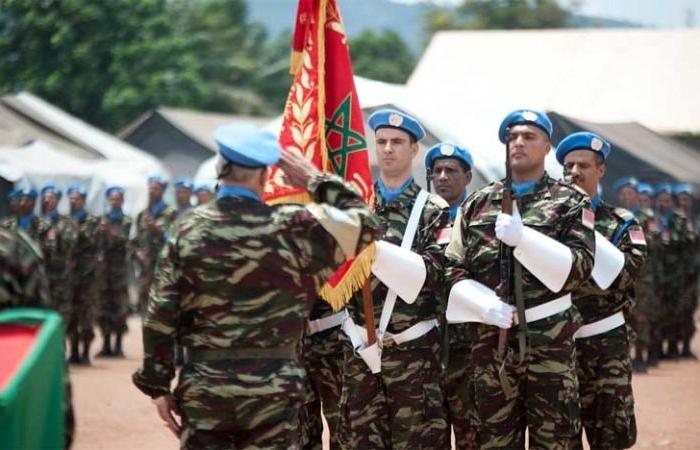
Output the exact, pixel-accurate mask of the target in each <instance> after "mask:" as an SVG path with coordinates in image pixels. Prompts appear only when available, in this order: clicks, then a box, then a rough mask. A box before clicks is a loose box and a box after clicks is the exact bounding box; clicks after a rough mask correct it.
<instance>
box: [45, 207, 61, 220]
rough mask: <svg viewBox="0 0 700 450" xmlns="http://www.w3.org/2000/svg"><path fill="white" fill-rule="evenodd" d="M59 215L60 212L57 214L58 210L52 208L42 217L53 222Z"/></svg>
mask: <svg viewBox="0 0 700 450" xmlns="http://www.w3.org/2000/svg"><path fill="white" fill-rule="evenodd" d="M59 215H60V214H58V210H57V209H54V210H53V211H51V212H50V213H47V214H44V218H45V219H46V220H50V221H51V222H55V221H57V220H58V217H59Z"/></svg>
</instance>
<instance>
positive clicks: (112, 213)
mask: <svg viewBox="0 0 700 450" xmlns="http://www.w3.org/2000/svg"><path fill="white" fill-rule="evenodd" d="M105 196H106V197H107V200H108V201H109V205H110V209H109V211H108V212H107V213H106V214H104V215H103V216H102V219H101V220H100V226H99V235H98V242H99V244H98V261H99V262H100V269H101V272H102V276H101V281H102V283H101V286H100V311H99V314H98V323H99V325H100V330H101V331H102V337H103V339H102V350H101V351H100V352H99V353H98V354H97V356H102V357H110V356H115V357H122V358H123V357H124V352H123V350H122V336H123V335H124V333H126V331H127V326H126V318H127V316H128V314H129V261H128V258H127V243H128V241H129V232H130V230H131V223H132V220H131V217H129V216H127V215H126V214H124V212H123V211H122V205H123V204H124V188H122V187H121V186H110V187H109V188H107V190H106V191H105ZM112 336H114V347H112Z"/></svg>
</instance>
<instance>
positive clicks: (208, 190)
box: [194, 181, 214, 206]
mask: <svg viewBox="0 0 700 450" xmlns="http://www.w3.org/2000/svg"><path fill="white" fill-rule="evenodd" d="M194 196H195V197H197V206H200V205H203V204H205V203H209V202H210V201H212V200H213V199H214V188H213V184H212V183H208V182H206V181H202V182H199V183H197V184H196V185H195V186H194Z"/></svg>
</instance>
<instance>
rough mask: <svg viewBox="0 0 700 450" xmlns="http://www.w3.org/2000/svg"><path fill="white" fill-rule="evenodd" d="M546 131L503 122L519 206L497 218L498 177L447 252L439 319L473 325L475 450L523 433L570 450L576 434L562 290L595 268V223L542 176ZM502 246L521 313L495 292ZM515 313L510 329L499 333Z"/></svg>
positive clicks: (537, 121)
mask: <svg viewBox="0 0 700 450" xmlns="http://www.w3.org/2000/svg"><path fill="white" fill-rule="evenodd" d="M551 133H552V124H551V122H550V121H549V118H548V117H547V116H546V115H545V114H543V113H540V112H535V111H528V110H517V111H514V112H513V113H511V114H509V115H508V116H507V117H506V118H505V119H504V120H503V122H502V123H501V127H500V129H499V138H500V140H501V142H503V143H507V144H508V146H509V150H510V152H509V155H510V165H511V167H512V176H513V191H514V193H515V194H516V197H515V198H517V202H514V203H516V204H517V208H515V207H514V208H513V214H512V215H509V214H504V213H502V207H503V205H502V203H503V196H504V182H502V181H501V182H494V183H491V184H490V185H488V186H486V187H484V188H482V189H480V190H479V191H476V192H475V193H473V194H472V195H471V196H470V197H469V198H468V199H467V201H466V203H465V204H464V206H463V207H462V212H461V214H460V216H458V218H457V222H456V223H455V229H454V231H453V232H452V240H451V242H450V245H449V246H448V249H447V252H446V255H447V257H448V258H449V260H450V268H449V271H448V280H449V283H450V284H452V288H451V291H450V294H449V297H448V305H447V319H448V321H449V322H450V323H457V322H480V323H472V324H470V325H469V329H468V332H469V334H470V339H471V340H472V342H473V348H472V364H473V365H474V380H473V383H474V403H475V408H476V412H475V414H476V415H477V417H478V423H477V426H478V429H477V433H476V434H477V436H476V439H477V440H478V445H479V447H480V448H482V449H496V448H498V449H504V448H507V449H517V448H524V447H525V429H526V428H527V430H528V435H529V445H530V447H531V448H538V449H544V448H547V449H555V448H556V449H562V448H571V446H572V445H573V444H574V443H575V442H576V439H577V437H578V433H579V430H580V417H579V396H578V381H577V377H576V370H575V348H574V339H573V336H574V333H575V332H576V330H577V329H578V327H579V326H580V321H581V317H580V315H579V314H578V312H577V311H576V308H573V307H571V306H572V303H571V295H570V292H571V291H572V290H573V289H575V288H576V287H578V285H580V284H581V282H582V281H584V280H586V279H588V277H589V276H590V273H591V269H592V267H593V249H594V232H593V221H592V220H591V216H592V211H591V210H590V200H589V199H588V196H587V195H586V194H585V192H583V191H582V190H580V189H579V188H576V187H575V186H572V185H570V184H568V183H565V182H562V181H555V180H553V179H552V178H550V177H549V175H548V174H547V173H546V172H545V170H544V158H545V156H546V154H547V153H548V152H549V150H550V146H551V144H550V141H549V139H550V136H551ZM499 241H500V242H499ZM501 242H502V244H501ZM506 246H507V247H514V249H513V255H514V258H513V259H514V261H512V263H513V272H512V274H513V285H514V289H513V294H514V297H515V303H516V304H518V303H521V304H522V308H515V307H513V306H512V305H510V304H508V303H506V302H503V301H502V300H501V299H500V298H499V295H498V294H496V292H495V291H494V289H495V288H496V286H497V285H498V284H499V282H500V281H501V280H500V278H501V273H502V272H501V270H500V269H501V266H500V262H501V258H500V257H499V255H500V254H503V253H505V250H506V249H507V247H506ZM519 299H520V300H519ZM515 313H517V316H518V324H517V327H518V328H517V329H518V332H517V333H514V332H513V333H510V332H509V333H507V334H505V335H503V333H502V332H500V331H499V329H502V330H507V329H509V328H510V327H511V325H513V323H514V320H513V319H514V314H515ZM525 324H526V325H525ZM499 335H500V336H499ZM499 341H502V342H503V344H505V345H504V346H503V347H502V348H501V345H499Z"/></svg>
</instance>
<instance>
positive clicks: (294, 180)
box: [278, 149, 318, 189]
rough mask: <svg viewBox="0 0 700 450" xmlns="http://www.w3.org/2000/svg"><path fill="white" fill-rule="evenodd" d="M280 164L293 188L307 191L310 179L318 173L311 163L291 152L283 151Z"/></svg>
mask: <svg viewBox="0 0 700 450" xmlns="http://www.w3.org/2000/svg"><path fill="white" fill-rule="evenodd" d="M278 164H279V167H280V168H281V169H282V170H283V171H284V173H285V178H286V180H287V183H289V185H290V186H292V187H297V188H303V189H306V186H307V184H308V183H309V178H311V176H313V175H314V174H315V173H317V172H318V169H316V167H314V165H313V164H311V161H309V160H307V159H306V158H304V157H303V156H301V155H299V154H298V153H296V152H293V151H291V150H286V149H283V150H282V158H281V159H280V161H279V163H278Z"/></svg>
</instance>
